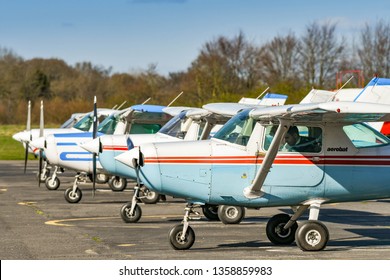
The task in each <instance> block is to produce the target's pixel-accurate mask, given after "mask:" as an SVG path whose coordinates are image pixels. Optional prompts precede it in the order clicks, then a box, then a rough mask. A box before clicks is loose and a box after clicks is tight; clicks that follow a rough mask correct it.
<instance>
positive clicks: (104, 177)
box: [96, 173, 110, 184]
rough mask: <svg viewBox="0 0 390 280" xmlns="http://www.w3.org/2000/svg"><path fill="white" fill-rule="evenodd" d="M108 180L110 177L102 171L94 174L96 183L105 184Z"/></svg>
mask: <svg viewBox="0 0 390 280" xmlns="http://www.w3.org/2000/svg"><path fill="white" fill-rule="evenodd" d="M108 180H110V177H109V176H107V175H106V174H103V173H98V174H96V183H98V184H106V183H108Z"/></svg>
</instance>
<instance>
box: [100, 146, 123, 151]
mask: <svg viewBox="0 0 390 280" xmlns="http://www.w3.org/2000/svg"><path fill="white" fill-rule="evenodd" d="M102 149H103V151H104V150H106V151H128V150H129V149H128V148H127V146H108V145H105V146H103V148H102Z"/></svg>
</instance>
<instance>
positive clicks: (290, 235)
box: [266, 214, 298, 245]
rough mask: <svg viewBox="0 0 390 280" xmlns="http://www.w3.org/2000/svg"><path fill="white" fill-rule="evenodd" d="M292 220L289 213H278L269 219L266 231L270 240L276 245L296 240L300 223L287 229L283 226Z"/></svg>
mask: <svg viewBox="0 0 390 280" xmlns="http://www.w3.org/2000/svg"><path fill="white" fill-rule="evenodd" d="M289 220H290V216H289V215H287V214H277V215H275V216H273V217H272V218H271V219H269V221H268V223H267V227H266V233H267V237H268V239H269V241H271V242H272V243H273V244H276V245H288V244H291V243H293V242H294V240H295V232H296V231H297V228H298V224H297V222H294V224H293V225H292V226H291V227H290V228H289V229H287V230H283V226H284V225H285V224H287V222H288V221H289Z"/></svg>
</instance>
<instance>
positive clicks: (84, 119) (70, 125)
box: [12, 101, 116, 182]
mask: <svg viewBox="0 0 390 280" xmlns="http://www.w3.org/2000/svg"><path fill="white" fill-rule="evenodd" d="M114 112H116V110H112V109H104V108H99V109H97V113H98V120H99V121H102V120H104V119H105V118H106V117H107V116H109V115H110V114H112V113H114ZM92 123H93V112H90V113H75V114H72V116H71V118H70V119H68V120H67V121H66V122H64V123H63V124H62V125H61V127H60V128H46V129H44V128H43V136H48V135H50V134H54V133H75V132H83V131H84V132H85V131H92ZM40 134H41V128H37V129H31V101H29V102H28V109H27V125H26V129H25V130H24V131H20V132H17V133H15V134H14V135H13V136H12V138H13V139H14V140H16V141H18V142H21V143H22V144H23V146H24V147H25V164H24V170H25V172H26V166H27V157H28V153H33V154H35V156H39V149H37V148H36V147H34V146H32V145H31V142H32V141H34V140H36V139H38V138H39V137H41V136H40ZM43 156H44V154H43ZM54 170H55V171H54V174H53V175H54V176H56V173H57V171H58V170H59V169H58V168H55V169H54ZM38 174H39V173H38ZM40 174H41V175H40V178H39V177H38V179H40V181H41V182H45V181H46V180H47V178H48V177H49V175H50V168H49V166H48V163H47V161H46V160H45V161H44V165H43V169H42V170H41V171H40Z"/></svg>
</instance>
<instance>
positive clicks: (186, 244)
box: [169, 225, 195, 250]
mask: <svg viewBox="0 0 390 280" xmlns="http://www.w3.org/2000/svg"><path fill="white" fill-rule="evenodd" d="M183 227H184V226H183V225H176V226H174V227H173V228H172V229H171V230H170V232H169V243H170V244H171V247H172V248H173V249H175V250H187V249H190V248H191V247H192V245H194V242H195V232H194V230H193V229H192V228H191V227H190V226H188V228H187V232H186V236H185V239H184V240H181V239H180V236H181V234H182V232H183Z"/></svg>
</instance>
